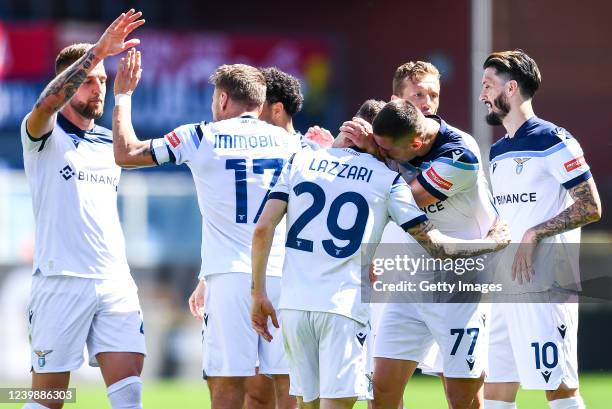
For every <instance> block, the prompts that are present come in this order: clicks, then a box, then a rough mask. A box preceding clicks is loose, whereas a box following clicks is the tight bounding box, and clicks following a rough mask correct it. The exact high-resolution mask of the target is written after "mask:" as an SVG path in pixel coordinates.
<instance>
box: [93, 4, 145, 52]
mask: <svg viewBox="0 0 612 409" xmlns="http://www.w3.org/2000/svg"><path fill="white" fill-rule="evenodd" d="M140 16H142V12H140V11H139V12H137V13H136V12H135V11H134V9H130V10H129V11H128V12H127V13H121V15H120V16H119V17H117V18H116V19H115V21H113V22H112V24H111V25H110V26H108V28H107V29H106V31H104V33H103V34H102V36H101V37H100V39H99V40H98V42H97V43H96V45H95V46H94V49H95V50H96V51H95V52H96V55H97V56H98V57H100V58H106V57H108V56H111V55H117V54H119V53H121V52H123V51H125V50H127V49H128V48H131V47H135V46H137V45H138V44H140V40H139V39H137V38H134V39H131V40H129V41H125V39H126V37H127V36H128V35H130V33H131V32H132V31H134V30H135V29H136V28H138V27H140V26H141V25H143V24H144V23H145V21H144V20H142V19H140V20H139V18H140Z"/></svg>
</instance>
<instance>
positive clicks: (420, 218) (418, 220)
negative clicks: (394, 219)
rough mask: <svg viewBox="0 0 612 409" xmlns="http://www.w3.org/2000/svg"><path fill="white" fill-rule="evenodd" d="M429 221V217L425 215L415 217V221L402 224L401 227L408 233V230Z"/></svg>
mask: <svg viewBox="0 0 612 409" xmlns="http://www.w3.org/2000/svg"><path fill="white" fill-rule="evenodd" d="M426 221H427V216H425V215H424V214H422V215H420V216H417V217H415V218H414V219H412V220H410V221H408V222H406V223H404V224H402V225H401V226H400V227H401V228H402V229H403V230H404V231H408V229H411V228H413V227H414V226H416V225H418V224H421V223H424V222H426Z"/></svg>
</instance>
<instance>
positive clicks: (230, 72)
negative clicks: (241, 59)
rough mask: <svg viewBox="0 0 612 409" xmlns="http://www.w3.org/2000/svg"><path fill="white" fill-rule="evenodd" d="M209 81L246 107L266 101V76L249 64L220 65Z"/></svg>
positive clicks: (259, 104)
mask: <svg viewBox="0 0 612 409" xmlns="http://www.w3.org/2000/svg"><path fill="white" fill-rule="evenodd" d="M210 83H211V84H213V85H214V86H215V87H216V88H218V89H220V90H223V91H225V92H227V93H228V95H229V97H230V98H231V99H232V100H233V101H235V102H238V103H241V104H244V105H246V106H247V107H259V106H262V105H263V104H264V102H265V101H266V78H265V77H264V75H263V74H262V73H261V71H259V70H258V69H257V68H255V67H251V66H250V65H246V64H231V65H227V64H226V65H222V66H220V67H219V68H217V69H216V70H215V72H214V73H213V74H212V75H211V76H210Z"/></svg>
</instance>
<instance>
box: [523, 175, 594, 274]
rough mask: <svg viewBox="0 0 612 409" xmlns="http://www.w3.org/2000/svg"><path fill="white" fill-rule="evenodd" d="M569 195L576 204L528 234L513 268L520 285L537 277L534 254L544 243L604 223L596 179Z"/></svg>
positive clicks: (535, 227)
mask: <svg viewBox="0 0 612 409" xmlns="http://www.w3.org/2000/svg"><path fill="white" fill-rule="evenodd" d="M569 194H570V196H571V197H572V199H574V204H572V205H571V206H570V207H568V208H567V209H565V210H563V211H562V212H561V213H559V214H558V215H556V216H555V217H553V218H552V219H549V220H546V221H545V222H542V223H540V224H538V225H536V226H533V227H532V228H530V229H528V230H527V231H526V232H525V234H524V235H523V238H522V240H521V244H520V246H519V248H518V250H517V252H516V256H515V258H514V263H513V265H512V279H514V280H518V281H519V283H522V282H523V280H525V281H527V282H529V281H530V280H531V276H532V275H533V274H535V271H534V270H533V252H534V251H535V246H536V245H537V244H538V243H539V242H540V241H542V239H545V238H546V237H551V236H555V235H557V234H560V233H564V232H566V231H569V230H573V229H576V228H578V227H582V226H585V225H587V224H589V223H593V222H596V221H598V220H599V219H601V200H600V199H599V193H598V192H597V186H595V181H594V180H593V178H592V177H591V178H590V179H588V180H586V181H584V182H582V183H579V184H578V185H576V186H574V187H573V188H571V189H569Z"/></svg>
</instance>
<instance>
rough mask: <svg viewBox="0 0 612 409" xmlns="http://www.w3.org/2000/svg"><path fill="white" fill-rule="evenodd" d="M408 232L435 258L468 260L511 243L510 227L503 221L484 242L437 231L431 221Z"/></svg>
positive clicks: (490, 232)
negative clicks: (462, 238) (463, 238)
mask: <svg viewBox="0 0 612 409" xmlns="http://www.w3.org/2000/svg"><path fill="white" fill-rule="evenodd" d="M407 232H408V233H409V234H410V235H411V236H412V237H414V239H415V240H416V241H417V242H419V244H420V245H421V246H423V248H425V250H426V251H427V252H428V253H429V254H430V255H431V256H432V257H435V258H466V257H474V256H478V255H480V254H485V253H490V252H492V251H497V250H501V249H503V248H504V247H506V246H507V245H508V244H509V243H510V231H509V230H508V225H507V224H506V222H504V221H502V220H497V222H496V223H495V224H494V225H493V226H492V227H491V230H489V233H488V235H487V237H486V238H485V239H484V240H461V239H457V238H454V237H449V236H447V235H445V234H443V233H441V232H440V231H439V230H437V229H436V228H435V227H434V226H433V225H432V224H431V222H429V221H425V222H423V223H420V224H417V225H416V226H414V227H412V228H410V229H408V230H407Z"/></svg>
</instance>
